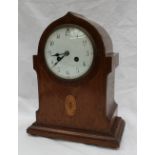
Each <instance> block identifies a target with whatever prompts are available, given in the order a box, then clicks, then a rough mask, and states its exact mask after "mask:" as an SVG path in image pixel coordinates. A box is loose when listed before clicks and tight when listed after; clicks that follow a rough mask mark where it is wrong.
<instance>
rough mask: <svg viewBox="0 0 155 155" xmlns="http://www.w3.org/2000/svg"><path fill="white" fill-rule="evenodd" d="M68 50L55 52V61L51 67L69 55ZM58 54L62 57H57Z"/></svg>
mask: <svg viewBox="0 0 155 155" xmlns="http://www.w3.org/2000/svg"><path fill="white" fill-rule="evenodd" d="M69 54H70V53H69V51H65V52H64V53H61V54H59V53H56V54H55V55H54V56H57V62H55V63H54V65H53V67H54V66H56V65H57V64H58V63H59V62H60V61H61V60H62V59H63V58H64V57H65V56H69ZM59 55H63V56H62V57H59Z"/></svg>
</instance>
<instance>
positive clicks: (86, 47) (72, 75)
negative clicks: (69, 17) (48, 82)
mask: <svg viewBox="0 0 155 155" xmlns="http://www.w3.org/2000/svg"><path fill="white" fill-rule="evenodd" d="M93 50H94V49H93V45H92V41H91V40H90V38H89V37H88V34H87V32H86V31H85V30H83V29H82V28H81V27H77V26H74V25H64V26H63V27H59V28H57V29H56V30H55V31H54V32H53V33H52V34H51V35H50V36H49V38H48V39H47V41H46V44H45V49H44V54H45V60H46V64H47V66H48V68H49V69H50V71H52V72H53V73H54V74H55V75H57V76H58V77H61V78H63V79H76V78H79V77H81V76H82V75H84V74H85V73H86V72H87V71H88V70H89V69H90V67H91V65H92V62H93V58H94V51H93Z"/></svg>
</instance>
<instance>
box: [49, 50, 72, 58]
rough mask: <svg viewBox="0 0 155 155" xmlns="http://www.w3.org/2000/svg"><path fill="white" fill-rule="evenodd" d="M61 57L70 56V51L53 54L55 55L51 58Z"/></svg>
mask: <svg viewBox="0 0 155 155" xmlns="http://www.w3.org/2000/svg"><path fill="white" fill-rule="evenodd" d="M60 55H65V56H68V55H69V51H65V52H63V53H55V54H53V55H51V56H56V57H59V56H60Z"/></svg>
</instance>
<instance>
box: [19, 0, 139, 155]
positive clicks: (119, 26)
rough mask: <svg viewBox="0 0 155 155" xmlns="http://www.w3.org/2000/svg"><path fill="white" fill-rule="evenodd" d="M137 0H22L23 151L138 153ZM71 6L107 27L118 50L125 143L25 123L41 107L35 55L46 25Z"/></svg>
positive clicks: (48, 154)
mask: <svg viewBox="0 0 155 155" xmlns="http://www.w3.org/2000/svg"><path fill="white" fill-rule="evenodd" d="M136 8H137V6H136V0H20V1H19V63H18V65H19V155H52V154H54V155H57V154H58V155H60V154H65V155H73V154H74V155H79V154H80V155H81V154H83V155H102V154H108V155H136V152H137V150H136V148H137V146H136V145H137V139H136V137H137V133H136V130H137V129H136V126H137V125H136V124H137V123H136V122H137V110H136V109H137V108H136V107H137V106H136V84H137V82H136V73H137V71H136V68H137V66H136V60H137V55H136V44H137V43H136V31H137V30H136V16H137V15H136ZM68 11H73V12H77V13H80V14H83V15H84V16H86V17H87V18H89V19H91V20H93V21H95V22H97V23H99V24H100V25H101V26H103V27H104V28H105V29H106V30H107V31H108V33H109V35H110V36H111V38H112V41H113V47H114V52H118V53H119V56H120V57H119V60H120V62H119V66H118V67H117V69H116V77H115V100H116V102H117V103H118V106H119V107H118V115H120V116H122V117H123V118H124V119H125V121H126V127H125V132H124V135H123V137H122V142H121V147H120V148H119V149H118V150H111V149H107V148H101V147H96V146H91V145H86V144H80V143H75V142H66V141H62V140H52V139H47V138H43V137H33V136H30V135H28V134H27V133H26V128H27V127H28V126H29V125H31V123H33V122H34V121H35V111H36V110H37V109H38V92H37V89H38V88H37V76H36V73H35V71H34V70H33V66H32V55H34V54H36V53H37V48H38V42H39V39H40V36H41V34H42V32H43V30H44V29H45V28H46V27H47V26H48V25H49V24H50V23H51V22H52V21H54V20H55V19H57V18H60V17H61V16H63V15H64V14H66V13H67V12H68Z"/></svg>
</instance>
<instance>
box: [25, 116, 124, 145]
mask: <svg viewBox="0 0 155 155" xmlns="http://www.w3.org/2000/svg"><path fill="white" fill-rule="evenodd" d="M124 126H125V122H124V120H123V119H122V118H121V117H116V118H115V121H114V124H113V126H112V128H111V134H99V133H95V132H91V131H90V132H89V131H84V130H77V129H70V128H59V127H46V126H42V125H38V124H37V123H33V124H32V125H31V126H30V127H29V128H28V129H27V132H28V133H29V134H31V135H35V136H43V137H47V138H54V139H64V140H69V141H75V142H81V143H86V144H93V145H98V146H102V147H109V148H118V147H119V146H120V141H121V137H122V134H123V131H124Z"/></svg>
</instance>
